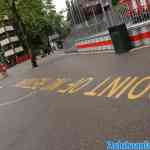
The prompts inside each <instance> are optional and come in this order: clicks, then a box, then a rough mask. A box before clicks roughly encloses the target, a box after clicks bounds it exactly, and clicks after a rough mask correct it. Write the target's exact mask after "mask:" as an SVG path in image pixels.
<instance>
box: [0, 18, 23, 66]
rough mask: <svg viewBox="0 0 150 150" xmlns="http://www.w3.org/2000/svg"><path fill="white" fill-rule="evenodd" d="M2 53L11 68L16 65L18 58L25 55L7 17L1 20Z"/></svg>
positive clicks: (0, 41) (0, 38)
mask: <svg viewBox="0 0 150 150" xmlns="http://www.w3.org/2000/svg"><path fill="white" fill-rule="evenodd" d="M0 51H1V54H3V55H4V57H5V58H6V59H7V60H8V64H9V65H10V66H11V65H14V64H16V56H20V55H22V54H23V53H24V49H23V47H22V46H21V42H20V40H19V37H18V36H17V33H16V30H15V28H14V26H13V25H12V23H11V20H10V19H9V18H8V17H7V16H4V17H3V19H1V20H0Z"/></svg>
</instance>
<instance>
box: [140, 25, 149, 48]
mask: <svg viewBox="0 0 150 150" xmlns="http://www.w3.org/2000/svg"><path fill="white" fill-rule="evenodd" d="M140 34H141V37H142V41H143V44H144V45H149V44H150V24H148V25H146V26H144V27H142V28H141V32H140Z"/></svg>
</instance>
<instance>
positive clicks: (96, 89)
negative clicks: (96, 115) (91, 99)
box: [84, 77, 110, 96]
mask: <svg viewBox="0 0 150 150" xmlns="http://www.w3.org/2000/svg"><path fill="white" fill-rule="evenodd" d="M109 80H110V77H108V78H107V79H106V80H104V81H103V82H101V83H100V84H99V85H98V86H96V87H95V88H94V89H92V90H91V91H89V92H85V93H84V95H86V96H96V95H97V94H98V91H99V89H100V88H101V87H102V86H103V85H104V84H105V83H107V82H108V81H109Z"/></svg>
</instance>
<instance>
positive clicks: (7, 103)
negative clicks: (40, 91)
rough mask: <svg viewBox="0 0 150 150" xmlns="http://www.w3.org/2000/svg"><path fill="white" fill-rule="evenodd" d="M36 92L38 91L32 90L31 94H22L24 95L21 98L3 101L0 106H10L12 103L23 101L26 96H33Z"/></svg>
mask: <svg viewBox="0 0 150 150" xmlns="http://www.w3.org/2000/svg"><path fill="white" fill-rule="evenodd" d="M35 93H36V91H34V92H30V93H29V94H27V95H25V96H22V97H19V98H17V99H16V100H13V101H9V102H5V103H1V104H0V107H3V106H8V105H12V104H16V103H19V102H22V101H24V100H25V99H26V98H28V97H30V96H32V95H33V94H35Z"/></svg>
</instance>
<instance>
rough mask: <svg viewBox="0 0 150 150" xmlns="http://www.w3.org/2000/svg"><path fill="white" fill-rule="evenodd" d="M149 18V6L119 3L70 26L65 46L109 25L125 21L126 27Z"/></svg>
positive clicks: (70, 45)
mask: <svg viewBox="0 0 150 150" xmlns="http://www.w3.org/2000/svg"><path fill="white" fill-rule="evenodd" d="M147 20H150V6H141V7H140V8H137V9H129V8H128V7H126V6H123V5H119V6H117V7H114V8H111V9H110V10H108V11H107V12H103V14H101V15H98V16H93V17H92V18H91V19H90V20H87V21H86V22H83V23H81V24H76V25H74V26H73V27H72V32H71V34H70V36H69V37H68V38H67V39H66V42H65V47H67V48H70V47H72V46H73V43H75V41H77V40H78V39H80V38H83V37H86V36H91V35H94V34H98V33H101V32H105V31H106V30H107V29H108V28H109V27H111V26H114V25H119V24H122V23H125V24H126V25H127V26H128V27H130V26H132V25H134V24H138V23H142V22H145V21H147Z"/></svg>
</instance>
